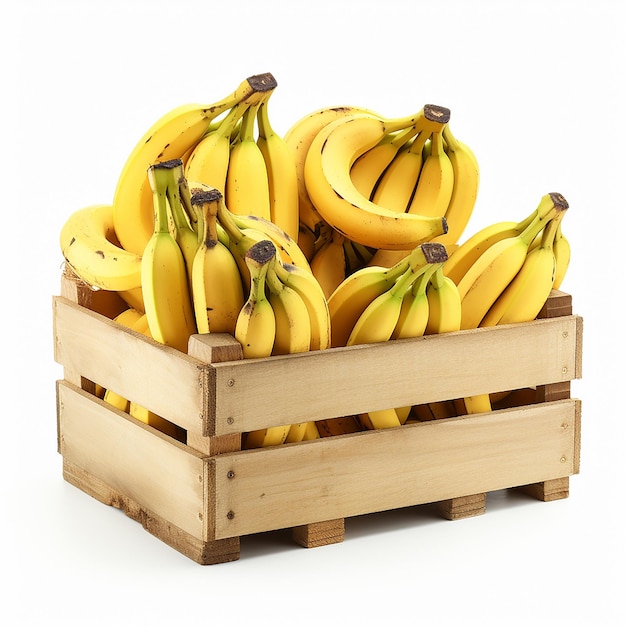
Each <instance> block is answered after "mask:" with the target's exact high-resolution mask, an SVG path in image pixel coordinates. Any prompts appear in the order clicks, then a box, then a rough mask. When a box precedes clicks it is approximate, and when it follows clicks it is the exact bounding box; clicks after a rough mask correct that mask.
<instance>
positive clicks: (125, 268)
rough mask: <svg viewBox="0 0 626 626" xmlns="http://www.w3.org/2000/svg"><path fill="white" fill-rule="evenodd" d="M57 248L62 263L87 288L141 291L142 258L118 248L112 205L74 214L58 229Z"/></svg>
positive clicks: (87, 208)
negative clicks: (89, 286) (58, 245)
mask: <svg viewBox="0 0 626 626" xmlns="http://www.w3.org/2000/svg"><path fill="white" fill-rule="evenodd" d="M60 245H61V253H62V254H63V257H64V258H65V262H66V263H67V264H68V266H69V267H70V268H71V269H72V271H73V272H74V273H75V274H76V275H77V276H78V277H79V278H80V279H81V280H83V281H84V282H85V283H87V284H88V285H91V286H92V287H94V288H97V289H106V290H109V291H131V290H134V289H138V288H141V255H137V254H135V253H134V252H128V251H127V250H124V249H123V248H121V247H120V246H119V243H118V241H117V239H116V236H115V227H114V222H113V207H112V206H111V205H108V204H98V205H93V206H88V207H84V208H82V209H78V210H77V211H74V212H73V213H72V214H71V215H70V216H69V217H68V219H67V220H66V221H65V223H64V224H63V226H62V228H61V234H60Z"/></svg>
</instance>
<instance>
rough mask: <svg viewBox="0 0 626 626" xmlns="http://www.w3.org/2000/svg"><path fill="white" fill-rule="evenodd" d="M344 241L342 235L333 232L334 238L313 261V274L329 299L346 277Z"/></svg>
mask: <svg viewBox="0 0 626 626" xmlns="http://www.w3.org/2000/svg"><path fill="white" fill-rule="evenodd" d="M344 240H345V237H344V236H343V235H342V234H341V233H339V232H337V231H333V233H332V236H331V237H330V238H329V239H328V240H327V241H326V243H324V245H322V247H321V248H320V249H319V250H318V251H317V252H316V253H315V255H314V256H313V258H312V259H311V272H312V273H313V276H315V278H317V280H318V282H319V284H320V285H321V286H322V289H323V290H324V295H325V296H326V297H327V298H328V297H330V294H331V293H332V292H333V291H334V290H335V289H336V288H337V286H338V285H339V284H340V283H341V282H342V281H343V280H344V278H345V277H346V253H345V249H344V245H343V244H344Z"/></svg>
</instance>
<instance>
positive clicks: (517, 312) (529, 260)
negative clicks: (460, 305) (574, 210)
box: [480, 206, 567, 326]
mask: <svg viewBox="0 0 626 626" xmlns="http://www.w3.org/2000/svg"><path fill="white" fill-rule="evenodd" d="M566 209H567V207H566V206H563V207H559V211H558V212H557V214H556V216H555V217H553V218H552V219H551V220H550V221H549V222H548V223H547V224H546V226H545V228H544V229H543V232H542V236H541V242H540V244H539V245H538V246H537V247H535V248H534V249H532V250H530V251H529V252H528V254H527V255H526V259H525V260H524V264H523V265H522V267H521V269H520V270H519V272H518V273H517V274H516V275H515V277H514V278H513V280H512V281H511V282H510V283H509V285H508V286H507V287H506V289H505V290H504V291H503V292H502V293H501V294H500V296H498V299H497V300H496V301H495V302H494V303H493V305H492V306H491V308H490V309H489V310H488V311H487V313H486V315H485V316H484V317H483V319H482V321H481V323H480V326H495V325H496V324H516V323H520V322H530V321H531V320H534V319H535V318H536V317H537V315H538V314H539V312H540V311H541V309H542V308H543V305H544V304H545V303H546V300H547V299H548V296H549V295H550V292H551V291H552V288H553V285H554V276H555V270H556V259H555V257H554V251H553V245H554V239H555V236H556V233H557V230H558V228H559V225H560V223H561V220H562V219H563V215H565V211H566Z"/></svg>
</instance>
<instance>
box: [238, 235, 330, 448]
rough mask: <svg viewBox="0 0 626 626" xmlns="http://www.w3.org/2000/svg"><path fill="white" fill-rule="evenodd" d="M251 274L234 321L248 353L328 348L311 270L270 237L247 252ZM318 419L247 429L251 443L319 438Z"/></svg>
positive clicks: (324, 318)
mask: <svg viewBox="0 0 626 626" xmlns="http://www.w3.org/2000/svg"><path fill="white" fill-rule="evenodd" d="M245 262H246V264H247V265H248V271H249V275H250V288H249V290H248V297H247V300H246V302H245V304H244V305H243V307H242V308H241V311H240V313H239V315H238V317H237V321H236V325H235V332H234V336H235V338H236V339H237V340H238V341H239V342H240V343H241V345H242V350H243V355H244V358H262V357H269V356H272V355H278V354H295V353H298V352H307V351H309V350H316V349H325V348H327V347H329V345H330V317H329V315H328V309H327V305H326V300H325V298H324V295H323V292H322V290H321V287H320V286H319V284H318V283H317V281H316V280H315V278H314V277H313V275H312V274H311V273H310V272H308V271H307V270H304V269H302V268H298V267H297V266H291V265H287V266H286V265H285V264H283V262H282V260H281V259H280V257H279V255H278V250H277V248H276V246H275V245H274V244H273V243H272V242H271V241H270V240H267V239H265V240H261V241H258V242H256V243H254V244H253V245H251V246H250V248H249V249H248V250H247V251H246V253H245ZM317 437H319V433H318V431H317V429H316V426H315V424H314V423H302V424H293V425H286V426H277V427H271V428H266V429H261V430H257V431H252V432H250V433H247V434H246V437H245V442H244V445H245V447H247V448H256V447H266V446H271V445H279V444H282V443H290V442H294V441H302V440H303V439H310V438H317Z"/></svg>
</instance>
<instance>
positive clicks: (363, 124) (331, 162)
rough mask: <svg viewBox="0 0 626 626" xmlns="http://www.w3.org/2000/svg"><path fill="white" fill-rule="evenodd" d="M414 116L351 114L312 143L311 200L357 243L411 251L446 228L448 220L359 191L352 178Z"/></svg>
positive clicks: (309, 162) (308, 163) (307, 175)
mask: <svg viewBox="0 0 626 626" xmlns="http://www.w3.org/2000/svg"><path fill="white" fill-rule="evenodd" d="M411 119H413V118H403V119H401V118H398V119H395V120H381V119H380V118H377V117H374V116H371V115H349V116H346V117H344V118H341V119H338V120H335V121H334V122H331V123H330V124H328V126H326V127H324V128H323V129H322V130H321V131H320V132H319V133H318V134H317V136H316V137H315V139H314V140H313V142H312V143H311V147H310V148H309V152H308V155H307V159H306V163H305V181H306V185H307V189H308V192H309V195H310V197H311V200H312V202H313V203H314V205H315V206H316V208H317V210H318V212H319V213H320V214H321V215H322V217H323V218H324V220H325V221H326V222H327V223H328V224H329V225H330V226H332V227H333V228H334V229H335V230H338V231H340V232H342V233H343V234H344V235H345V236H346V237H348V238H349V239H351V240H352V241H356V242H359V243H361V244H363V245H366V246H370V247H373V248H385V249H402V250H407V249H412V248H414V247H416V246H418V245H419V244H420V243H423V242H424V241H427V240H428V239H431V238H432V237H435V236H437V235H441V234H443V233H445V232H446V228H447V227H446V221H445V218H439V217H424V216H419V215H410V214H405V213H396V212H395V211H390V210H389V209H385V208H384V207H381V206H379V205H376V204H374V203H373V202H371V201H370V200H369V199H368V198H366V197H365V196H363V195H362V194H360V193H359V192H358V191H357V190H356V188H355V187H354V184H353V182H352V178H351V176H350V169H351V167H352V165H353V163H354V162H355V161H356V159H357V158H358V157H359V156H360V155H362V154H364V153H365V152H366V151H367V150H369V149H370V148H372V147H373V146H375V145H376V144H377V143H378V142H379V141H380V140H381V139H382V138H383V137H384V136H385V135H386V134H387V133H389V132H393V131H394V130H398V129H401V128H406V127H407V126H408V125H409V124H410V123H411Z"/></svg>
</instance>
